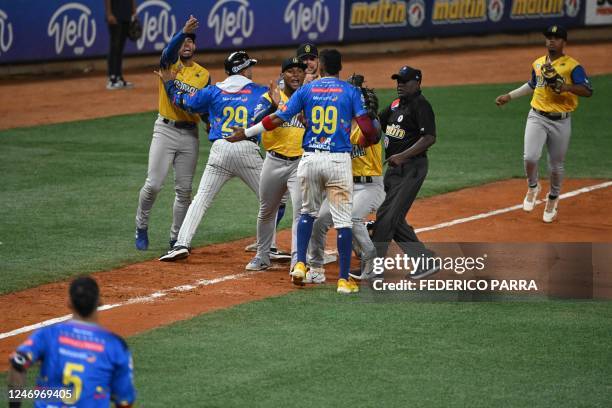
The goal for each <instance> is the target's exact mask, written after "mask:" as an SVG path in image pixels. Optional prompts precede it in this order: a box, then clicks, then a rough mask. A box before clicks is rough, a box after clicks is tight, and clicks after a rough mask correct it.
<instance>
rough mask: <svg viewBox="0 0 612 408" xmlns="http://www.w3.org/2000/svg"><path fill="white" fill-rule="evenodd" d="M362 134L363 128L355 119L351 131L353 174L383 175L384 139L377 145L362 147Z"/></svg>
mask: <svg viewBox="0 0 612 408" xmlns="http://www.w3.org/2000/svg"><path fill="white" fill-rule="evenodd" d="M361 134H362V133H361V129H359V126H357V124H356V123H355V121H353V123H352V131H351V144H352V145H353V151H352V152H351V158H352V159H353V161H352V163H353V176H359V177H361V176H382V139H381V141H380V142H378V143H376V144H375V145H372V146H368V147H361V146H359V138H360V137H361Z"/></svg>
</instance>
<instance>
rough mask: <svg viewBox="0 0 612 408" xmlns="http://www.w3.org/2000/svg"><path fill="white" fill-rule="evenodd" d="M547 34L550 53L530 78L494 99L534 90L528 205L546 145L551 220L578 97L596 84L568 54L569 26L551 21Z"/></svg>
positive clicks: (500, 101) (501, 101)
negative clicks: (566, 47)
mask: <svg viewBox="0 0 612 408" xmlns="http://www.w3.org/2000/svg"><path fill="white" fill-rule="evenodd" d="M544 36H545V37H546V49H547V50H548V53H547V55H544V56H542V57H540V58H538V59H536V60H535V61H534V62H533V63H532V64H531V79H530V80H529V81H527V82H526V83H525V84H523V85H522V86H520V87H519V88H517V89H515V90H513V91H511V92H509V93H507V94H504V95H500V96H498V97H497V98H496V99H495V103H496V104H497V105H498V106H502V105H505V104H506V103H508V102H510V101H511V100H512V99H516V98H518V97H521V96H526V95H531V94H533V97H532V98H531V110H530V111H529V114H528V115H527V125H526V126H525V145H524V162H525V173H526V174H527V183H528V189H527V194H526V195H525V199H524V200H523V210H525V211H528V212H529V211H532V210H533V209H534V208H535V206H536V202H537V199H538V194H539V193H540V190H541V187H540V184H539V183H538V161H539V160H540V156H541V155H542V148H543V147H544V144H546V146H547V148H548V167H549V171H550V191H549V193H548V196H547V199H546V206H545V208H544V214H543V216H542V220H543V221H544V222H546V223H550V222H553V220H554V219H555V218H556V216H557V208H558V205H559V194H560V191H561V183H562V182H563V172H564V161H565V154H566V153H567V148H568V146H569V140H570V135H571V131H572V119H571V117H570V115H571V112H573V111H574V110H575V109H576V107H577V106H578V96H584V97H590V96H591V95H592V94H593V89H592V87H591V83H590V82H589V78H588V77H587V75H586V72H585V70H584V68H583V67H582V66H581V65H580V63H579V62H578V61H576V60H575V59H573V58H572V57H570V56H568V55H565V54H563V48H564V47H565V44H566V42H567V31H566V30H565V28H563V27H562V26H559V25H553V26H550V27H548V28H546V30H544Z"/></svg>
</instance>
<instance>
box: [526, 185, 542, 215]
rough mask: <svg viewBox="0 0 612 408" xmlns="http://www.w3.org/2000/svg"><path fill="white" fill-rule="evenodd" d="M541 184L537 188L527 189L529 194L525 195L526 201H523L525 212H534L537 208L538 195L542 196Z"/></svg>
mask: <svg viewBox="0 0 612 408" xmlns="http://www.w3.org/2000/svg"><path fill="white" fill-rule="evenodd" d="M541 189H542V187H540V184H539V183H538V185H537V186H535V187H533V188H531V187H529V189H527V194H526V195H525V199H524V200H523V211H527V212H530V211H533V209H534V208H535V206H536V202H537V201H538V194H540V190H541Z"/></svg>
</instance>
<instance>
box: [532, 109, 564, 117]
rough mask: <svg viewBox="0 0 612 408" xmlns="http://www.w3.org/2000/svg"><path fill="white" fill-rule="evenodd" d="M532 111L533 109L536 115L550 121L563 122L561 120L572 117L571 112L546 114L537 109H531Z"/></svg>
mask: <svg viewBox="0 0 612 408" xmlns="http://www.w3.org/2000/svg"><path fill="white" fill-rule="evenodd" d="M531 109H533V111H534V112H535V113H537V114H540V115H542V116H544V117H545V118H548V119H550V120H561V119H565V118H569V116H570V113H569V112H544V111H541V110H539V109H536V108H531Z"/></svg>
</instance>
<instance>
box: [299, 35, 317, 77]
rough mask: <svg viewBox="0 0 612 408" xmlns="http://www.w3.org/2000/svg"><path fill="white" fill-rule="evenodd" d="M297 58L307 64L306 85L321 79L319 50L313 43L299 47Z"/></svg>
mask: <svg viewBox="0 0 612 408" xmlns="http://www.w3.org/2000/svg"><path fill="white" fill-rule="evenodd" d="M296 56H297V57H298V58H299V59H300V60H302V62H303V63H304V64H306V78H305V79H304V84H309V83H311V82H312V81H315V80H317V79H320V78H321V75H319V50H318V49H317V46H316V45H314V44H313V43H309V42H308V43H304V44H302V45H300V46H299V48H298V49H297V52H296Z"/></svg>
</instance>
